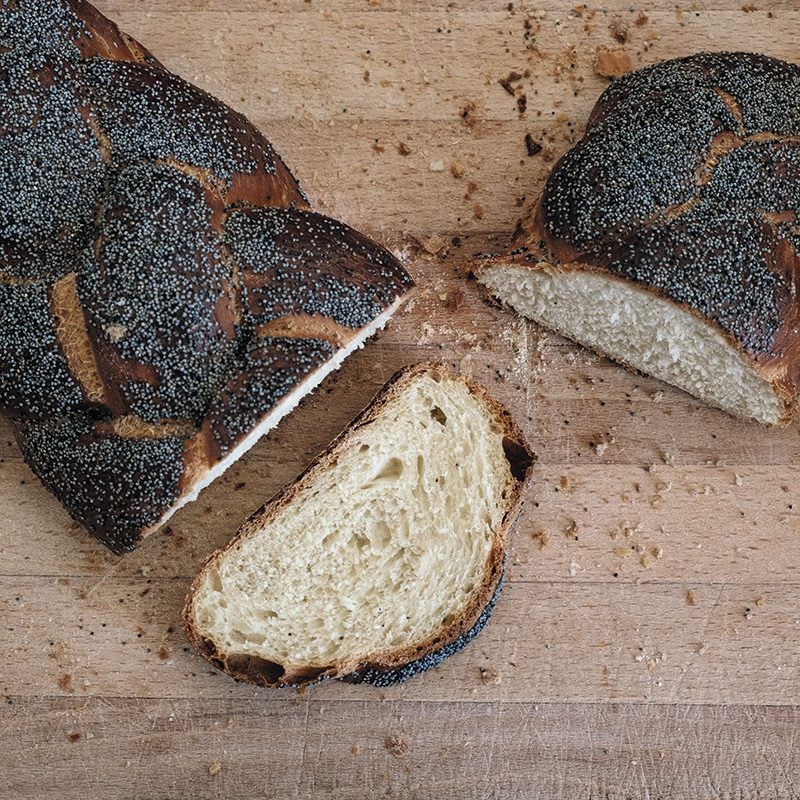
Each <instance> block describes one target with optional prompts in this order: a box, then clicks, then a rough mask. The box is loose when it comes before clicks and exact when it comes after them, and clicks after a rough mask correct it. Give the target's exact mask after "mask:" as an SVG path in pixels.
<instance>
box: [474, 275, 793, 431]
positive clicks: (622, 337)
mask: <svg viewBox="0 0 800 800" xmlns="http://www.w3.org/2000/svg"><path fill="white" fill-rule="evenodd" d="M480 280H481V282H482V283H484V284H485V285H486V286H487V287H488V288H489V290H490V291H491V292H492V294H494V295H495V296H496V297H497V298H498V299H499V300H502V301H503V302H505V303H507V304H508V305H509V306H511V307H512V308H513V309H514V310H515V311H517V312H518V313H520V314H522V315H523V316H525V317H528V318H529V319H532V320H535V321H536V322H538V323H540V324H542V325H544V326H545V327H547V328H551V329H552V330H554V331H557V332H558V333H560V334H562V335H564V336H567V337H569V338H570V339H574V340H575V341H577V342H580V343H581V344H584V345H587V346H589V347H592V348H596V349H598V350H600V351H602V352H604V353H606V354H607V355H609V356H610V357H611V358H614V359H616V360H618V361H622V362H624V363H626V364H628V365H629V366H632V367H635V368H636V369H639V370H641V371H642V372H646V373H648V374H649V375H652V376H654V377H656V378H659V379H661V380H663V381H666V382H667V383H671V384H673V385H675V386H677V387H679V388H681V389H683V390H684V391H686V392H688V393H689V394H692V395H694V396H695V397H697V398H699V399H701V400H703V401H704V402H706V403H709V404H711V405H714V406H718V407H719V408H722V409H724V410H725V411H728V412H729V413H731V414H734V415H735V416H738V417H745V418H753V419H756V420H758V421H759V422H764V423H769V424H774V423H777V422H779V421H780V420H781V416H782V412H783V410H784V409H783V404H782V403H781V401H780V399H779V398H778V397H777V396H776V394H775V392H774V391H773V389H772V387H771V386H770V384H769V383H768V382H767V381H766V380H764V378H762V377H761V376H760V375H758V374H757V373H756V372H755V370H754V369H753V368H752V366H751V365H750V364H749V363H748V362H747V360H746V359H745V358H744V357H743V356H742V355H740V354H739V353H738V352H737V351H736V350H735V349H734V348H733V347H732V346H731V345H730V344H729V343H728V342H727V341H726V340H725V338H724V337H723V336H722V334H721V333H719V332H718V331H717V330H715V329H714V328H712V327H711V326H710V325H708V324H706V323H705V322H703V321H702V320H701V319H699V318H698V317H696V316H694V315H693V314H691V313H689V312H688V311H685V310H683V309H682V308H680V307H679V306H677V305H676V304H674V303H671V302H669V301H666V300H661V299H659V298H657V297H656V296H655V295H653V294H651V293H650V292H648V291H645V290H642V289H638V288H636V287H633V286H630V285H628V284H625V283H623V282H622V281H619V280H614V279H610V278H605V277H603V276H601V275H596V274H592V273H588V272H583V271H579V270H563V271H561V270H549V269H539V268H536V269H532V268H525V267H520V268H516V267H507V266H504V267H490V268H488V269H486V270H484V271H483V273H482V275H481V277H480Z"/></svg>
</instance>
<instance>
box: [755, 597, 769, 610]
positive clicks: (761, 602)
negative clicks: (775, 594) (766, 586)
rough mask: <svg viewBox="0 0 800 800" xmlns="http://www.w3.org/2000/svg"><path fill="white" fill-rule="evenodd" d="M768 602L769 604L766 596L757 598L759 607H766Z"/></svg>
mask: <svg viewBox="0 0 800 800" xmlns="http://www.w3.org/2000/svg"><path fill="white" fill-rule="evenodd" d="M766 604H767V598H766V597H759V598H758V599H757V600H756V605H757V606H758V607H759V608H763V607H764V606H765V605H766Z"/></svg>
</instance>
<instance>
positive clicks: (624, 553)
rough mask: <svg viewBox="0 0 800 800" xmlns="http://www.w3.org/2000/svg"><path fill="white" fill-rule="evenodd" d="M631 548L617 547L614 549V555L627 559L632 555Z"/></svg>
mask: <svg viewBox="0 0 800 800" xmlns="http://www.w3.org/2000/svg"><path fill="white" fill-rule="evenodd" d="M631 552H632V551H631V549H630V547H615V548H614V555H615V556H619V557H620V558H627V557H628V556H629V555H630V554H631Z"/></svg>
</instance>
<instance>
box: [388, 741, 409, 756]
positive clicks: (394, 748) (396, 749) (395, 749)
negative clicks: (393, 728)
mask: <svg viewBox="0 0 800 800" xmlns="http://www.w3.org/2000/svg"><path fill="white" fill-rule="evenodd" d="M383 746H384V747H385V748H386V749H387V750H388V751H389V752H390V753H391V754H392V755H393V756H394V757H395V758H402V757H403V756H404V755H405V754H406V752H408V743H407V742H406V740H405V739H404V738H403V737H402V736H387V737H386V738H385V739H384V740H383Z"/></svg>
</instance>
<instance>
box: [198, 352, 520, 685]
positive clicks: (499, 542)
mask: <svg viewBox="0 0 800 800" xmlns="http://www.w3.org/2000/svg"><path fill="white" fill-rule="evenodd" d="M422 374H431V375H433V376H436V377H439V378H446V379H449V380H458V381H461V382H462V383H464V384H465V385H466V386H467V387H468V389H469V391H470V392H471V393H472V394H473V396H475V397H477V398H478V399H479V400H480V401H481V402H482V403H484V405H485V406H486V410H487V413H488V414H489V415H491V416H492V417H493V418H494V419H495V420H496V421H497V422H498V423H499V424H500V425H501V426H502V430H503V449H504V452H505V454H506V458H507V460H508V463H509V467H510V469H511V475H512V484H511V487H510V491H509V493H508V496H507V498H506V512H505V514H504V516H503V519H502V522H501V524H500V526H499V527H498V529H497V530H496V531H494V538H493V541H492V548H491V551H490V555H489V558H488V559H487V562H486V568H485V571H484V577H483V580H482V581H481V584H480V587H479V588H478V590H477V591H476V592H475V593H474V594H473V596H472V598H471V599H470V602H469V604H468V605H467V606H466V608H465V609H464V610H463V612H462V614H461V615H460V616H459V618H458V619H456V620H454V621H453V622H452V623H451V624H449V625H446V626H442V627H441V628H440V629H439V630H438V631H436V632H434V633H433V634H431V635H430V636H429V637H428V638H427V639H425V640H423V641H421V642H419V643H417V644H414V645H412V646H409V647H406V648H400V649H389V650H385V651H381V652H376V653H373V654H371V655H369V656H368V657H366V658H363V659H359V660H358V661H352V660H338V661H334V662H332V663H331V664H329V665H325V666H324V667H319V666H311V665H307V666H302V665H299V666H298V665H296V666H293V667H288V666H287V665H279V664H275V663H272V662H268V661H265V660H264V659H261V658H257V657H252V656H236V655H235V654H226V653H221V652H219V651H218V650H217V648H216V646H215V645H214V643H213V642H212V641H210V640H209V639H207V638H206V637H204V636H203V634H202V632H201V631H200V630H199V629H198V627H197V625H196V624H195V619H194V595H195V592H196V591H197V589H198V588H199V587H200V585H201V583H202V581H203V579H204V575H205V573H206V572H207V571H208V570H209V569H213V568H214V567H215V566H216V564H217V563H218V562H219V561H220V560H221V559H222V558H223V557H224V556H225V555H226V554H227V553H228V552H230V551H231V550H232V549H234V548H235V547H236V546H237V545H238V543H239V542H241V541H243V540H245V539H247V538H248V537H249V536H251V535H253V534H254V533H256V532H257V531H258V530H260V529H261V528H263V526H264V525H265V524H268V523H269V522H270V521H271V520H273V519H274V518H275V516H276V515H277V514H278V513H279V512H280V511H282V510H283V509H285V508H287V507H288V506H290V505H291V504H292V502H293V501H294V499H295V498H296V497H297V496H298V495H299V494H300V493H301V492H303V491H305V490H306V489H307V488H308V487H310V486H313V484H314V482H315V480H316V479H317V477H318V476H319V475H321V474H323V473H324V472H326V471H327V470H328V469H329V468H330V467H331V465H332V464H334V463H335V462H336V460H337V458H338V456H339V454H340V453H341V452H342V450H344V449H346V448H347V447H348V446H349V445H350V443H351V442H352V441H353V440H354V439H355V438H356V436H357V434H358V431H359V429H360V428H362V427H364V426H365V425H369V424H370V423H371V422H373V421H374V420H376V419H377V418H379V416H380V414H381V412H382V411H383V409H384V407H385V406H386V404H387V403H389V402H390V401H391V400H393V399H394V398H395V397H397V396H398V395H399V394H400V393H401V392H402V391H403V388H404V387H405V386H406V385H407V384H409V383H411V382H413V381H414V380H415V379H416V378H417V377H418V376H420V375H422ZM534 460H535V456H534V455H533V453H532V452H531V450H530V448H529V446H528V444H527V442H526V440H525V437H524V435H523V433H522V431H521V430H520V428H519V426H518V425H517V423H516V422H515V421H514V419H513V418H512V416H511V414H510V413H509V411H508V410H507V409H506V408H505V407H504V406H503V405H502V404H501V403H499V402H498V401H497V400H495V399H494V398H493V397H492V396H491V395H490V394H489V393H488V392H487V391H486V389H485V388H484V387H483V386H481V385H480V384H479V383H476V382H474V381H472V380H470V379H468V378H464V377H461V376H456V375H454V374H453V373H452V372H451V371H450V370H449V369H448V368H447V367H446V366H445V365H443V364H435V363H422V364H416V365H412V366H408V367H405V368H403V369H401V370H399V371H398V372H397V373H395V375H393V376H392V377H391V378H390V379H389V381H388V382H387V383H386V384H385V385H384V386H383V388H381V390H380V391H379V392H378V393H377V394H376V395H375V397H374V398H373V399H372V401H371V402H370V404H369V405H368V406H367V407H366V408H365V409H364V410H363V411H362V412H361V413H360V414H359V415H358V416H357V417H356V418H355V419H354V420H353V421H352V422H351V423H350V424H349V425H348V426H347V428H346V429H345V430H344V431H343V432H342V433H341V434H339V436H337V437H336V438H335V439H334V440H333V441H332V442H331V444H330V445H329V446H328V447H327V448H326V449H325V450H324V451H323V452H322V453H321V454H320V455H319V456H317V458H316V459H315V460H314V461H313V462H312V463H311V464H310V465H309V466H308V467H307V468H306V469H305V470H304V471H303V472H302V473H301V474H300V475H299V476H298V477H297V478H296V479H295V480H294V481H292V483H290V484H288V485H287V486H286V487H284V488H283V489H282V490H281V491H280V492H278V493H277V494H276V495H275V496H274V497H273V498H272V499H271V500H269V501H268V502H267V503H265V504H264V505H263V506H261V508H259V509H258V510H257V511H255V512H254V513H253V514H252V515H251V516H250V517H249V518H248V519H247V520H246V521H245V523H244V524H243V525H242V527H241V528H240V529H239V532H238V533H237V534H236V536H235V537H234V538H233V539H232V540H231V541H230V542H229V543H228V544H227V545H225V546H224V547H222V548H220V549H218V550H216V551H215V552H213V553H212V554H211V555H210V556H209V557H208V558H207V559H206V560H205V562H204V563H203V565H202V566H201V568H200V570H199V571H198V574H197V576H196V577H195V579H194V581H193V582H192V585H191V587H190V589H189V592H188V594H187V597H186V603H185V606H184V610H183V614H182V620H183V626H184V630H185V631H186V636H187V638H188V640H189V642H190V643H191V644H192V646H193V647H194V649H195V650H196V651H197V653H198V654H199V655H201V656H202V657H203V658H204V659H205V660H206V661H208V662H209V663H211V664H212V665H213V666H215V667H216V668H217V669H220V670H222V671H224V672H226V673H227V674H229V675H231V676H232V677H233V678H236V679H237V680H242V681H248V682H250V683H255V684H258V685H261V686H272V687H284V686H294V687H297V686H304V685H308V684H309V683H313V682H316V681H320V680H324V679H326V678H338V679H342V680H348V681H351V682H356V683H358V682H368V683H373V684H376V685H390V684H391V683H396V682H399V681H402V680H406V679H407V678H408V677H411V675H413V674H416V673H417V672H420V671H424V670H425V669H430V668H431V667H432V666H435V665H436V664H437V663H439V662H440V661H441V660H443V659H444V658H446V657H448V656H449V655H451V654H452V653H454V652H456V651H457V650H460V649H461V647H463V646H464V645H465V644H467V642H468V641H470V640H471V639H472V638H473V637H474V636H475V635H476V634H477V633H478V632H479V631H480V629H481V628H482V627H483V626H484V625H485V624H486V621H487V620H488V618H489V616H490V615H491V612H492V609H493V607H494V604H495V602H496V600H497V597H498V596H499V592H500V589H501V586H502V579H503V566H504V560H505V549H506V539H507V536H508V530H509V528H510V526H511V524H512V523H513V521H514V519H515V518H516V515H517V513H518V511H519V508H520V505H521V503H522V497H523V492H524V489H525V486H526V484H527V481H528V480H529V478H530V474H531V470H532V467H533V463H534ZM454 645H456V646H455V647H454Z"/></svg>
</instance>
